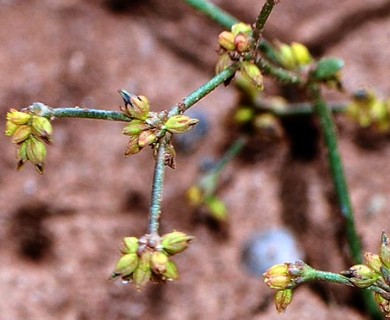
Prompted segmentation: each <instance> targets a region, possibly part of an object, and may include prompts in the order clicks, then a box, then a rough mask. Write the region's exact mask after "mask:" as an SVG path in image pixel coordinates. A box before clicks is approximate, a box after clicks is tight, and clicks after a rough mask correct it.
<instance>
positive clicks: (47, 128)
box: [31, 116, 53, 142]
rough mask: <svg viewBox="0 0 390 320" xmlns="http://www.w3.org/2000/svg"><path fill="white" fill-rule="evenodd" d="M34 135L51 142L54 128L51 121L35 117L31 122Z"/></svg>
mask: <svg viewBox="0 0 390 320" xmlns="http://www.w3.org/2000/svg"><path fill="white" fill-rule="evenodd" d="M31 126H32V130H33V133H34V134H35V135H37V136H38V137H41V138H43V139H45V140H46V141H48V142H50V141H51V135H52V134H53V127H52V125H51V123H50V121H49V120H48V119H46V118H44V117H39V116H33V117H32V121H31Z"/></svg>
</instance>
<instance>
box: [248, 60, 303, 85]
mask: <svg viewBox="0 0 390 320" xmlns="http://www.w3.org/2000/svg"><path fill="white" fill-rule="evenodd" d="M255 63H256V65H257V66H258V67H259V68H260V70H261V71H262V73H263V74H264V75H269V76H271V77H273V78H275V79H276V80H278V81H280V82H281V83H282V84H292V85H296V86H302V85H303V84H304V80H303V79H302V78H301V77H299V76H298V75H296V74H295V73H292V72H289V71H286V70H285V69H282V68H278V67H275V66H273V65H272V64H271V63H269V62H268V61H266V60H264V59H262V58H258V59H256V61H255Z"/></svg>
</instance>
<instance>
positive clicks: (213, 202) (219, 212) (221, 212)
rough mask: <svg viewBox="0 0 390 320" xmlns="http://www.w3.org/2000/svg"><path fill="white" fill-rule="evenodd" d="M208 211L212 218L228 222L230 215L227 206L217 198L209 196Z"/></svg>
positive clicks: (207, 199) (207, 201) (206, 200)
mask: <svg viewBox="0 0 390 320" xmlns="http://www.w3.org/2000/svg"><path fill="white" fill-rule="evenodd" d="M205 203H206V206H207V209H208V210H209V212H210V215H211V217H212V218H214V219H215V220H218V221H226V220H227V218H228V213H227V209H226V206H225V204H224V203H223V202H222V201H221V200H219V199H218V198H216V197H215V196H209V197H207V198H206V199H205Z"/></svg>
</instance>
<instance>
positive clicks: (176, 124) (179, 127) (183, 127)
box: [164, 114, 199, 133]
mask: <svg viewBox="0 0 390 320" xmlns="http://www.w3.org/2000/svg"><path fill="white" fill-rule="evenodd" d="M198 122H199V120H197V119H191V118H190V117H187V116H185V115H182V114H180V115H177V116H173V117H170V118H169V119H168V120H167V122H165V125H164V129H166V130H168V131H169V132H171V133H184V132H187V131H189V130H191V129H192V127H193V126H194V125H196V124H197V123H198Z"/></svg>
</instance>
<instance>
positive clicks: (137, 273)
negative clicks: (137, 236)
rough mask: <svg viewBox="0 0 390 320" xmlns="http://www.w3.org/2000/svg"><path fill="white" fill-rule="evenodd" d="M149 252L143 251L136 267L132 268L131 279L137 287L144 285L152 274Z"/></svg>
mask: <svg viewBox="0 0 390 320" xmlns="http://www.w3.org/2000/svg"><path fill="white" fill-rule="evenodd" d="M151 255H152V254H151V252H149V251H146V252H144V253H143V254H142V255H141V257H140V258H139V261H138V267H137V268H136V269H135V270H134V273H133V280H134V284H135V285H136V286H137V288H138V289H141V288H142V287H144V286H145V285H146V284H147V283H148V281H149V280H150V278H151V276H152V269H151V268H150V258H151Z"/></svg>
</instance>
